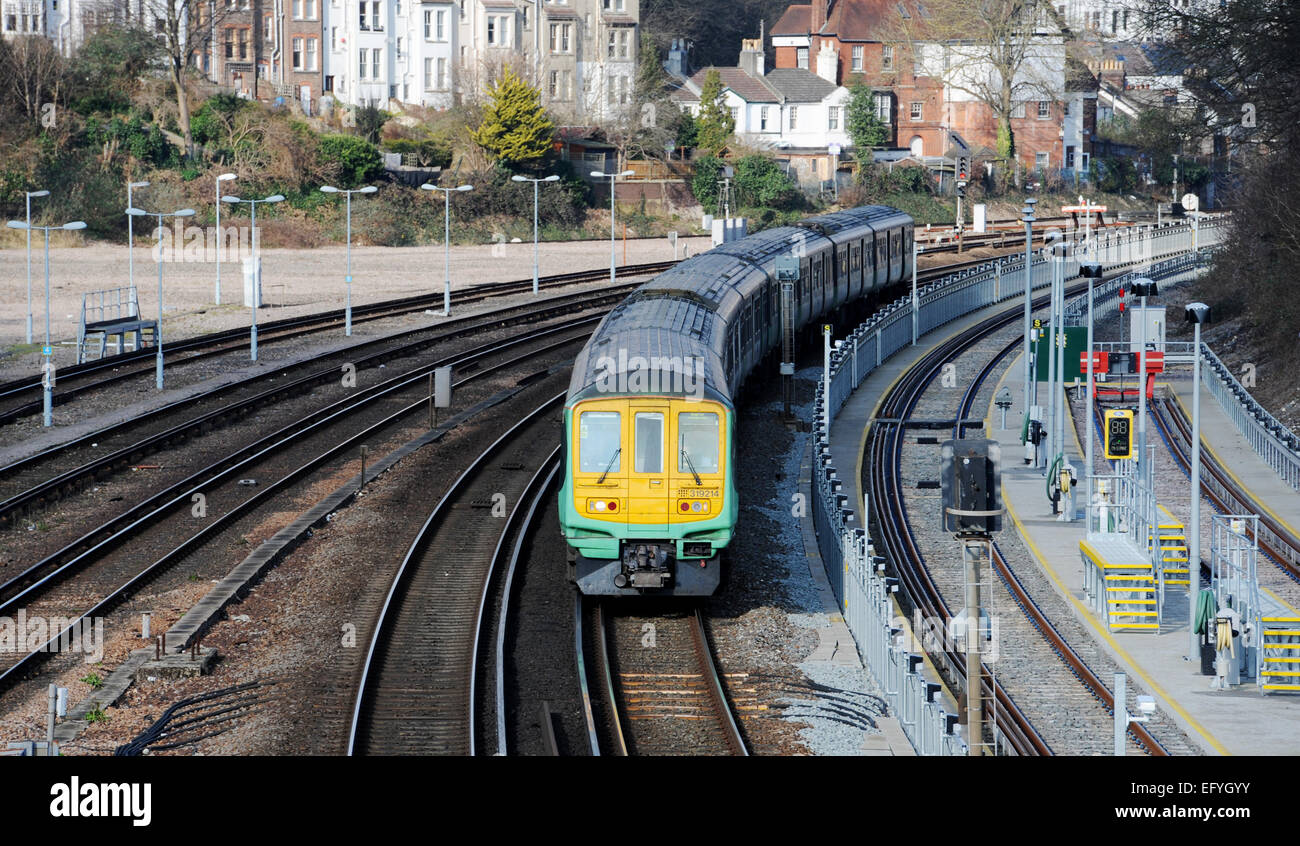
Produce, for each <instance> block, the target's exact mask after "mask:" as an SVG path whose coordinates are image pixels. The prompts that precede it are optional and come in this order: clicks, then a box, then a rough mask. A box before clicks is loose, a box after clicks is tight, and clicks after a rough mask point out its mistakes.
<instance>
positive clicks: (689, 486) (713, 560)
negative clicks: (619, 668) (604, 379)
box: [561, 396, 736, 596]
mask: <svg viewBox="0 0 1300 846" xmlns="http://www.w3.org/2000/svg"><path fill="white" fill-rule="evenodd" d="M565 416H566V419H565V426H566V428H567V431H568V443H569V444H570V445H571V446H570V449H569V451H568V457H567V459H568V462H569V467H568V469H567V474H566V475H567V478H566V484H565V490H564V491H562V492H561V496H562V497H563V498H564V499H563V502H564V504H565V507H566V518H565V526H564V531H565V536H566V540H567V541H568V543H569V544H570V546H572V547H574V548H575V550H576V552H577V555H576V561H575V573H574V577H575V581H576V582H577V585H578V589H579V590H580V591H581V592H582V593H584V594H587V595H600V596H638V595H647V594H649V595H664V594H671V595H674V596H710V595H712V594H713V593H714V592H716V591H717V589H718V585H719V584H720V582H721V557H720V552H721V550H722V549H723V548H725V547H726V545H727V544H728V543H729V542H730V540H731V532H732V528H733V527H734V525H735V518H736V514H735V510H736V506H735V502H736V498H735V491H734V488H733V485H732V481H731V472H730V471H731V464H730V462H731V453H730V448H729V445H730V444H731V443H732V440H731V435H732V425H733V417H732V415H731V413H730V410H729V409H728V408H727V407H726V406H725V405H724V404H723V403H721V402H717V401H712V400H694V399H686V398H682V397H669V396H662V397H659V396H642V397H627V396H620V397H611V398H608V399H593V400H586V401H582V402H579V403H577V404H575V405H574V407H573V408H572V409H571V410H569V411H566V413H565Z"/></svg>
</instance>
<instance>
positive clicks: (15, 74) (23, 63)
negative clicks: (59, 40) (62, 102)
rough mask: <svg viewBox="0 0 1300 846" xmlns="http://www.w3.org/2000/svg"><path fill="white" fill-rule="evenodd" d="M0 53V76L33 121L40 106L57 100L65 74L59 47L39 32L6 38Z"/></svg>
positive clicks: (38, 117)
mask: <svg viewBox="0 0 1300 846" xmlns="http://www.w3.org/2000/svg"><path fill="white" fill-rule="evenodd" d="M5 48H6V49H4V50H3V51H2V52H0V71H3V73H0V76H3V77H4V78H5V79H6V80H8V88H9V90H10V96H11V97H12V98H13V99H14V100H15V101H16V103H17V105H18V107H19V108H21V109H22V112H23V114H24V115H26V116H27V117H28V118H29V119H31V120H32V121H36V120H39V119H40V117H41V107H42V106H43V105H45V104H47V103H57V102H58V101H59V97H60V95H61V94H62V93H63V88H64V83H65V81H66V77H67V63H66V62H65V61H64V59H63V57H62V56H60V55H59V51H58V48H56V47H55V46H54V43H53V42H51V41H50V40H49V39H48V38H45V37H44V36H40V35H23V36H19V37H17V38H13V39H11V40H9V41H8V42H7V43H6V44H5Z"/></svg>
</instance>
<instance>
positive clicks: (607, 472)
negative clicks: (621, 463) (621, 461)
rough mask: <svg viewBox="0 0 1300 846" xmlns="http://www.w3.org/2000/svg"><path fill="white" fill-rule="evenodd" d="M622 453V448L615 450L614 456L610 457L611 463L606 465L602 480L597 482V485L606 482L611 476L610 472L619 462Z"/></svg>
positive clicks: (601, 476)
mask: <svg viewBox="0 0 1300 846" xmlns="http://www.w3.org/2000/svg"><path fill="white" fill-rule="evenodd" d="M622 451H623V448H622V447H618V448H617V449H615V450H614V454H613V455H611V456H610V457H609V463H608V464H606V465H605V472H604V473H601V474H600V478H599V479H597V480H596V484H598V485H599V484H602V483H603V482H604V481H605V477H606V476H608V475H609V471H610V469H611V468H612V467H613V466H614V462H615V461H618V454H619V453H620V452H622Z"/></svg>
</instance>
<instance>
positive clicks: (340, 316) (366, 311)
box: [0, 261, 676, 425]
mask: <svg viewBox="0 0 1300 846" xmlns="http://www.w3.org/2000/svg"><path fill="white" fill-rule="evenodd" d="M675 263H676V262H673V261H662V262H652V263H649V264H638V265H626V266H624V267H623V268H621V269H620V271H621V273H622V274H624V275H626V276H645V275H648V274H653V273H661V272H663V271H664V270H667V269H668V268H669V267H672V266H673V265H674V264H675ZM607 273H608V271H607V270H604V269H600V270H584V271H575V272H573V273H561V274H557V275H554V276H545V277H542V278H541V279H540V280H539V283H538V284H539V287H540V288H558V287H563V286H566V285H574V284H579V283H582V282H591V281H596V280H600V279H603V278H605V276H606V275H607ZM532 284H533V282H532V280H531V279H521V280H517V281H511V282H496V283H489V284H485V285H476V286H474V287H473V288H467V289H464V290H460V291H453V292H452V295H451V300H452V303H453V304H455V305H458V306H464V305H466V304H469V303H473V302H482V301H485V300H489V299H491V298H493V297H501V296H508V295H511V294H518V293H524V292H528V291H531V290H532ZM442 297H443V295H442V293H441V292H439V293H437V294H421V295H419V296H414V297H404V298H401V299H395V300H386V301H384V302H379V303H371V304H368V305H361V306H354V307H353V309H352V322H353V323H354V324H356V323H366V322H370V321H375V320H383V319H385V318H389V317H397V316H401V315H405V314H412V313H419V312H423V311H425V310H427V309H429V308H437V309H439V310H441V308H442ZM343 320H344V312H343V309H335V310H332V311H326V312H320V313H318V314H311V315H304V316H302V317H292V318H286V319H283V320H273V321H270V322H268V323H263V324H260V325H259V326H258V338H257V340H258V345H259V346H265V345H267V344H274V343H276V342H277V341H285V340H291V339H294V338H301V337H304V336H307V335H312V334H316V333H320V332H325V331H329V330H334V329H338V328H340V327H342V325H343ZM443 325H444V326H445V325H447V324H443ZM426 331H427V330H426ZM248 337H249V333H248V329H230V330H226V331H222V332H214V333H210V334H207V335H200V336H196V337H193V338H185V339H182V340H178V341H166V342H165V343H164V345H163V358H164V361H165V364H166V366H167V367H169V368H170V367H176V366H178V365H184V364H189V363H193V362H196V361H201V360H204V359H208V358H212V357H215V356H219V355H224V354H226V353H229V352H232V351H236V350H243V349H247V347H248ZM381 340H382V339H381ZM373 343H374V342H371V344H373ZM371 344H368V343H360V344H356V345H353V347H352V349H364V348H366V347H367V346H370V345H371ZM156 356H157V353H156V351H155V350H154V349H153V348H147V349H142V350H135V351H133V352H128V353H122V354H119V355H113V356H107V357H105V358H103V359H99V360H96V361H90V362H85V363H83V364H74V365H70V366H68V367H64V368H60V370H59V374H58V385H57V387H56V388H55V391H54V393H53V402H54V405H55V406H60V405H65V404H67V403H68V402H69V401H71V400H73V399H75V398H76V397H79V396H82V395H85V394H87V393H89V392H91V391H96V390H101V389H103V388H106V387H109V386H112V385H116V384H119V383H121V382H124V381H126V380H128V379H133V378H140V377H148V378H150V379H152V377H153V373H154V360H155V358H156ZM41 391H42V386H41V377H40V376H39V375H33V376H27V377H23V378H20V379H14V380H11V381H8V382H5V383H0V407H2V409H3V410H0V425H6V424H11V423H14V422H17V421H18V420H21V419H23V418H25V417H28V416H30V415H33V414H39V413H40V412H41V407H42V397H41Z"/></svg>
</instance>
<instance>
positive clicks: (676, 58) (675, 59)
mask: <svg viewBox="0 0 1300 846" xmlns="http://www.w3.org/2000/svg"><path fill="white" fill-rule="evenodd" d="M664 69H665V70H667V71H668V73H669V74H670V75H672V76H675V77H678V78H679V79H684V78H686V76H687V75H688V74H687V70H688V67H687V61H686V40H685V39H673V44H672V47H670V48H669V49H668V59H667V61H665V62H664Z"/></svg>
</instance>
